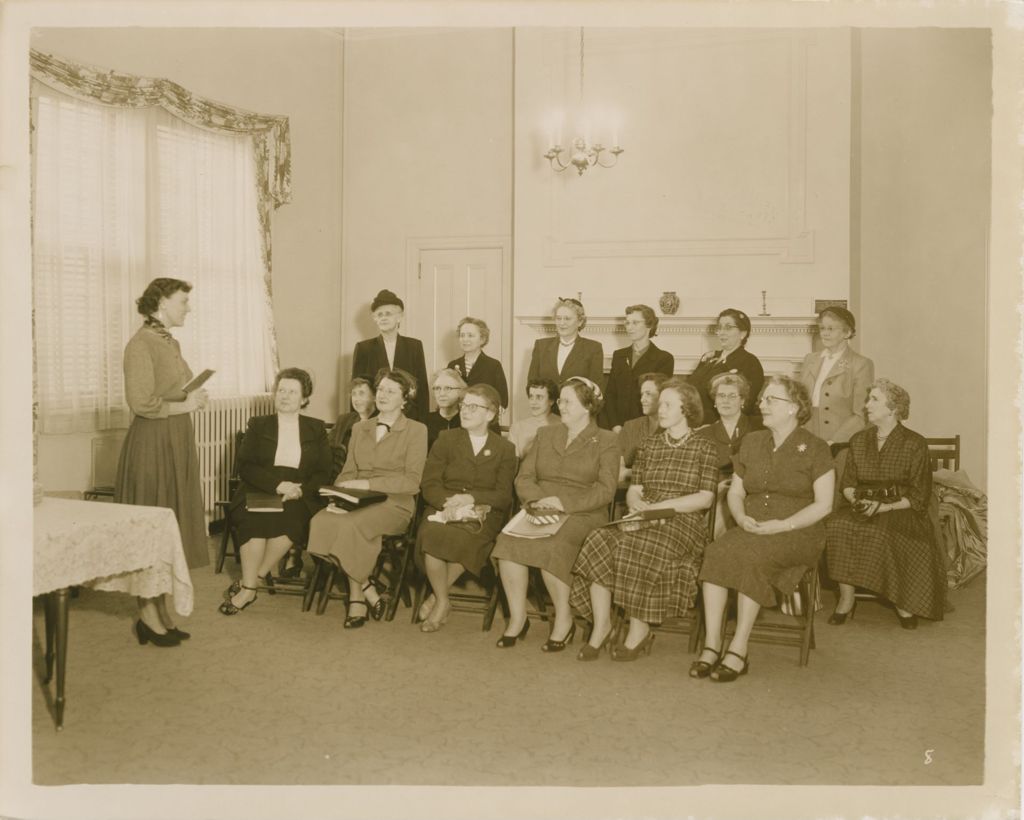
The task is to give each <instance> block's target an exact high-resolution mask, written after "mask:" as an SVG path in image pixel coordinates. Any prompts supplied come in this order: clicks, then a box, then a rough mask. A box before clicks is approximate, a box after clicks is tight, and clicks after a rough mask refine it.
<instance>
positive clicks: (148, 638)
mask: <svg viewBox="0 0 1024 820" xmlns="http://www.w3.org/2000/svg"><path fill="white" fill-rule="evenodd" d="M135 637H137V638H138V639H139V645H140V646H144V645H145V644H147V643H151V644H153V646H178V644H180V643H181V641H180V640H178V639H177V638H175V637H174V636H173V635H172V634H171V633H169V632H165V633H164V634H162V635H161V634H160V633H159V632H154V631H153V630H152V629H150V628H149V626H147V625H146V622H145V621H144V620H142V619H141V618H139V620H138V621H136V622H135Z"/></svg>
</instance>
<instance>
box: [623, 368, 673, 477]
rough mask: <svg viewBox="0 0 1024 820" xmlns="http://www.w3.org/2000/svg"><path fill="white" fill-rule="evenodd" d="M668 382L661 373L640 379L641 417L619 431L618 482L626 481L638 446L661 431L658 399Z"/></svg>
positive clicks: (643, 376)
mask: <svg viewBox="0 0 1024 820" xmlns="http://www.w3.org/2000/svg"><path fill="white" fill-rule="evenodd" d="M667 381H668V376H666V375H664V374H662V373H644V375H642V376H641V377H640V408H641V409H642V410H643V415H642V416H639V417H637V418H635V419H629V421H627V422H626V423H625V424H623V425H622V429H621V430H619V450H620V451H621V452H622V460H621V461H620V462H619V481H628V480H629V477H630V473H631V470H630V468H631V467H632V466H633V460H634V459H635V458H636V454H637V452H638V451H639V450H640V445H641V444H643V442H644V440H645V439H646V438H647V437H648V436H651V435H654V434H655V433H656V432H658V430H660V429H661V426H660V423H659V422H658V397H659V396H660V395H661V386H662V385H663V384H665V382H667Z"/></svg>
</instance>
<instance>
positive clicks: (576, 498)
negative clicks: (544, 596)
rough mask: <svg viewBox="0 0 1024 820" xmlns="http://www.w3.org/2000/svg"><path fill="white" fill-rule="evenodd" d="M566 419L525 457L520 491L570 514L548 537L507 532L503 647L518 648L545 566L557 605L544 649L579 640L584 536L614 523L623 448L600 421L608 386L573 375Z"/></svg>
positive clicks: (502, 558) (564, 400)
mask: <svg viewBox="0 0 1024 820" xmlns="http://www.w3.org/2000/svg"><path fill="white" fill-rule="evenodd" d="M558 407H559V409H560V410H561V415H562V421H561V423H560V424H553V425H550V426H548V427H541V428H540V429H539V430H538V431H537V440H536V441H535V442H534V443H533V447H531V448H530V449H529V451H528V452H527V454H526V458H525V459H523V463H522V466H521V467H520V469H519V475H518V476H517V477H516V492H517V493H518V495H519V499H520V501H522V502H523V504H524V505H526V504H527V503H530V502H532V506H533V507H535V508H536V509H537V510H538V513H539V512H540V511H541V510H544V509H547V510H553V511H559V512H564V513H567V516H566V518H565V520H564V521H563V522H562V526H561V528H560V529H559V530H558V531H557V532H556V533H554V534H553V535H548V536H545V537H543V538H519V537H516V536H514V535H508V534H506V533H501V534H500V535H499V536H498V539H497V542H496V543H495V546H494V553H493V555H494V557H495V558H497V559H498V569H499V571H500V572H501V582H502V585H503V586H504V588H505V597H506V598H507V599H508V608H509V620H508V624H507V626H506V629H505V634H504V635H502V637H501V638H500V639H499V640H498V644H497V645H498V646H499V647H500V648H501V649H507V648H510V647H513V646H515V645H516V641H518V640H520V639H521V638H524V637H525V636H526V633H527V631H528V630H529V628H530V622H529V620H527V617H526V587H527V583H528V581H529V568H530V567H539V568H540V570H541V576H542V577H543V579H544V585H545V586H546V587H547V590H548V593H549V594H550V595H551V600H552V602H553V603H554V605H555V619H554V623H553V624H552V626H551V634H550V635H549V636H548V640H547V641H546V642H545V643H544V645H543V646H542V647H541V649H543V650H544V651H545V652H561V651H562V650H563V649H565V647H566V646H567V645H568V644H570V643H571V642H572V638H573V635H575V634H576V624H575V623H574V622H573V619H572V611H571V609H570V608H569V584H570V583H571V582H572V566H573V564H574V563H575V561H576V556H577V555H578V554H579V551H580V547H581V546H582V545H583V539H584V538H586V537H587V535H589V534H590V531H591V530H592V529H594V527H597V526H599V525H601V524H604V523H606V522H607V521H608V504H609V503H610V502H611V500H612V499H613V498H615V488H616V486H617V483H618V482H617V481H616V478H617V476H618V470H619V445H618V442H617V441H616V438H615V433H613V432H612V431H611V430H602V429H600V428H599V427H598V426H597V414H598V413H599V412H600V411H601V389H600V388H599V387H598V386H597V385H596V384H594V382H593V381H591V380H590V379H587V378H584V377H582V376H573V377H572V378H569V379H566V380H565V382H564V383H563V385H562V392H561V395H560V396H559V399H558Z"/></svg>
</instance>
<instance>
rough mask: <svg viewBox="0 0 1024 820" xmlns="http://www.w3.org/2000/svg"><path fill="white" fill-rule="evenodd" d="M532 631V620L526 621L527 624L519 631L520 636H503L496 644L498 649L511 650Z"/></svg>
mask: <svg viewBox="0 0 1024 820" xmlns="http://www.w3.org/2000/svg"><path fill="white" fill-rule="evenodd" d="M529 631H530V619H529V618H527V619H526V623H524V624H523V628H522V629H520V630H519V634H518V635H502V636H501V637H500V638H498V642H497V643H496V644H495V646H496V647H498V649H510V648H512V647H513V646H515V645H516V641H521V640H522V639H523V638H525V637H526V633H527V632H529Z"/></svg>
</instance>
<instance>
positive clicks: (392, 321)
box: [352, 290, 430, 421]
mask: <svg viewBox="0 0 1024 820" xmlns="http://www.w3.org/2000/svg"><path fill="white" fill-rule="evenodd" d="M370 313H371V314H372V315H373V321H374V323H375V324H376V325H377V329H378V330H379V331H380V335H379V336H375V337H374V338H372V339H364V340H363V341H361V342H356V347H355V350H353V351H352V378H353V379H354V378H356V377H358V376H361V377H362V378H364V379H366V380H367V381H368V382H370V383H371V384H373V383H374V382H375V381H376V379H377V374H378V373H379V372H380V371H381V370H391V369H395V368H397V369H399V370H404V371H405V372H406V373H408V374H409V375H411V376H412V377H413V379H415V381H416V391H415V394H414V395H413V397H412V400H411V401H410V403H409V406H408V407H406V408H405V413H406V415H407V416H408V417H409V418H411V419H416V420H418V421H423V420H424V419H425V418H426V417H427V413H428V412H429V410H430V399H429V397H428V396H427V390H426V386H427V364H426V359H425V358H424V356H423V342H421V341H420V340H419V339H414V338H412V337H411V336H401V335H399V333H398V329H399V327H401V324H402V319H403V318H404V317H405V303H404V302H403V301H402V300H401V299H399V298H398V296H396V295H395V294H394V293H392V292H391V291H390V290H382V291H380V293H378V294H377V295H376V296H375V297H374V299H373V302H372V303H371V304H370Z"/></svg>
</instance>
